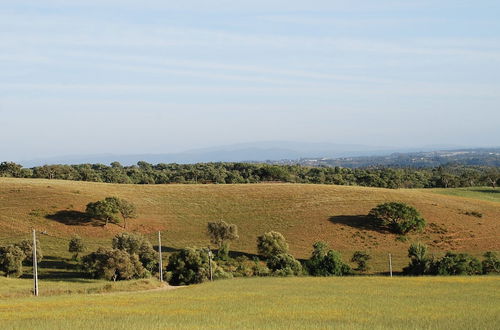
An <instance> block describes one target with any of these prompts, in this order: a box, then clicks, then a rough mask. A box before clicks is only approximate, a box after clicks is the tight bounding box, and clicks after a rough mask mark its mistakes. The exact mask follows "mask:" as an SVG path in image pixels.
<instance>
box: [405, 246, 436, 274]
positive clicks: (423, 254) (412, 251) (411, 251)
mask: <svg viewBox="0 0 500 330" xmlns="http://www.w3.org/2000/svg"><path fill="white" fill-rule="evenodd" d="M408 257H409V258H410V264H409V265H408V266H407V267H405V268H403V273H405V274H407V275H425V274H430V273H431V272H432V271H431V268H432V265H433V263H432V259H430V258H428V257H427V246H426V245H424V244H421V243H413V244H411V245H410V247H409V248H408Z"/></svg>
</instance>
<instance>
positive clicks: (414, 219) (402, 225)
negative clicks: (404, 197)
mask: <svg viewBox="0 0 500 330" xmlns="http://www.w3.org/2000/svg"><path fill="white" fill-rule="evenodd" d="M369 215H370V216H372V217H374V218H375V219H377V220H378V221H379V222H380V224H381V225H382V226H384V227H387V228H389V229H390V230H391V231H393V232H395V233H397V234H402V235H404V234H406V233H408V232H410V231H413V230H422V229H423V228H424V227H425V220H424V219H423V218H422V217H421V216H420V213H419V212H418V211H417V210H416V209H415V208H414V207H412V206H410V205H407V204H405V203H398V202H390V203H384V204H380V205H378V206H377V207H375V208H373V209H371V211H370V213H369Z"/></svg>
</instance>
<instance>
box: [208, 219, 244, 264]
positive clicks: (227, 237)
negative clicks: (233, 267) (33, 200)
mask: <svg viewBox="0 0 500 330" xmlns="http://www.w3.org/2000/svg"><path fill="white" fill-rule="evenodd" d="M207 231H208V236H209V237H210V242H211V243H212V244H215V245H217V248H218V249H219V257H220V258H221V259H224V258H225V257H227V254H228V253H229V241H233V240H235V239H238V237H239V236H238V227H237V226H236V225H235V224H228V223H226V222H225V221H222V220H220V221H218V222H209V223H208V224H207Z"/></svg>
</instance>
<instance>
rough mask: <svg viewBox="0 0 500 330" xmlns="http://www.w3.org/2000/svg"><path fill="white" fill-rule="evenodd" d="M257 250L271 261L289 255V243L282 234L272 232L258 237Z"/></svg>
mask: <svg viewBox="0 0 500 330" xmlns="http://www.w3.org/2000/svg"><path fill="white" fill-rule="evenodd" d="M257 250H258V251H259V254H260V255H262V256H263V257H265V258H267V259H269V258H271V257H273V256H276V255H278V254H287V253H288V243H287V242H286V240H285V237H283V235H282V234H281V233H278V232H276V231H270V232H267V233H265V234H263V235H261V236H259V237H257Z"/></svg>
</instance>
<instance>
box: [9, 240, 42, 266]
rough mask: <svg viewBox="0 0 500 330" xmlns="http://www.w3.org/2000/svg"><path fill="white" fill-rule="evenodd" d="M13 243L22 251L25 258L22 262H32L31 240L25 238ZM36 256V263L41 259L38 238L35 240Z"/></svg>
mask: <svg viewBox="0 0 500 330" xmlns="http://www.w3.org/2000/svg"><path fill="white" fill-rule="evenodd" d="M14 245H15V246H17V247H18V248H20V249H21V250H22V251H23V253H24V255H25V258H24V260H23V261H24V263H25V264H30V263H32V260H33V241H31V240H27V239H25V240H22V241H21V242H19V243H16V244H14ZM36 258H37V259H36V261H37V263H40V262H41V261H42V259H43V253H42V248H41V245H40V241H39V240H38V239H37V240H36Z"/></svg>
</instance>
